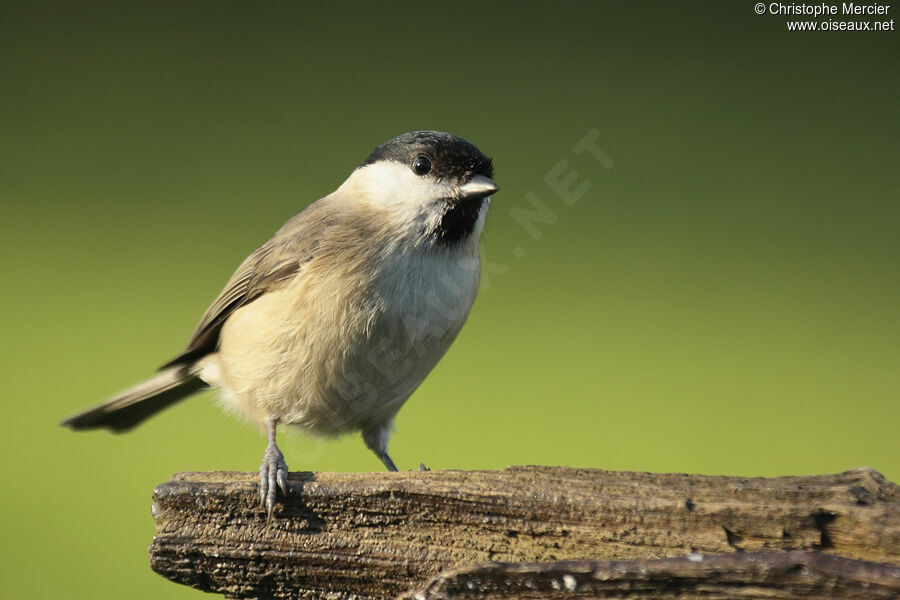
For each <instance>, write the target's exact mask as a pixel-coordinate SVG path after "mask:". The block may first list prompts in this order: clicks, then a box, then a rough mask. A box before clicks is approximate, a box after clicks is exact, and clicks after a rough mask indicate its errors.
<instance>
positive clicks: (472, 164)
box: [360, 131, 494, 180]
mask: <svg viewBox="0 0 900 600" xmlns="http://www.w3.org/2000/svg"><path fill="white" fill-rule="evenodd" d="M419 156H426V157H428V159H429V160H430V161H431V164H432V167H431V174H432V175H433V176H434V177H437V178H448V177H452V178H457V179H461V180H468V179H469V178H471V177H472V176H474V175H484V176H485V177H493V175H494V167H493V165H492V164H491V159H490V158H488V157H487V156H485V155H484V154H482V153H481V150H479V149H478V148H477V147H475V145H474V144H472V143H471V142H469V141H467V140H464V139H463V138H461V137H457V136H455V135H453V134H450V133H445V132H443V131H411V132H409V133H404V134H403V135H398V136H397V137H395V138H393V139H391V140H388V141H387V142H385V143H383V144H381V145H380V146H378V147H377V148H375V149H374V150H373V151H372V154H370V155H369V158H367V159H366V160H365V161H363V163H362V164H361V165H360V166H361V167H364V166H366V165H370V164H372V163H375V162H379V161H383V160H392V161H396V162H399V163H403V164H406V165H409V166H410V168H412V165H413V163H414V162H415V160H416V158H417V157H419Z"/></svg>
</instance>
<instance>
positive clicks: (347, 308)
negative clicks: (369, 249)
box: [219, 251, 480, 434]
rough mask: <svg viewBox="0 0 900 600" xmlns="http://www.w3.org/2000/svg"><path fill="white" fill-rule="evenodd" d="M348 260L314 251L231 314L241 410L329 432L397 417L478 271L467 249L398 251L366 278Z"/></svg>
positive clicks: (448, 333)
mask: <svg viewBox="0 0 900 600" xmlns="http://www.w3.org/2000/svg"><path fill="white" fill-rule="evenodd" d="M369 259H371V257H369ZM343 264H344V265H345V266H348V268H346V269H342V270H340V271H338V272H335V271H334V269H326V267H327V265H326V264H324V263H320V262H319V261H317V260H314V261H312V263H310V264H308V265H307V266H306V267H305V268H304V269H303V272H301V274H300V276H299V277H297V278H296V279H295V280H294V281H293V282H291V283H290V284H289V285H287V286H285V287H284V288H282V289H280V290H277V291H275V292H272V293H271V294H266V295H265V296H263V297H261V298H259V299H258V300H256V301H254V302H253V303H251V304H249V305H247V306H246V307H243V308H241V309H239V310H238V311H236V312H235V314H234V315H232V317H231V318H230V319H229V320H228V322H226V325H225V327H224V328H223V333H222V343H221V346H220V352H219V354H220V358H219V363H220V367H221V370H222V384H223V387H225V388H226V390H227V391H228V392H229V394H228V395H229V396H231V397H232V398H233V401H232V402H233V404H234V406H235V407H236V408H237V409H238V410H239V411H240V412H242V413H244V414H245V415H247V416H248V417H250V418H251V419H253V420H256V421H261V420H264V419H266V418H278V419H281V420H282V422H285V423H294V424H297V425H300V426H302V427H304V428H306V429H308V430H310V431H312V432H316V433H323V434H338V433H343V432H346V431H353V430H357V429H360V428H363V427H366V426H369V425H371V424H375V423H382V422H385V421H388V420H390V419H391V418H392V417H393V415H394V414H396V412H397V411H398V410H399V409H400V406H402V404H403V402H405V401H406V399H407V398H408V397H409V396H410V395H411V394H412V392H413V391H414V390H415V389H416V388H417V387H418V386H419V384H421V382H422V381H423V380H424V379H425V377H426V376H427V375H428V373H429V372H430V371H431V369H432V368H433V367H434V366H435V365H436V364H437V362H438V361H439V360H440V358H441V357H442V356H443V355H444V353H445V352H446V351H447V349H448V348H449V346H450V344H451V343H452V342H453V340H454V339H455V338H456V335H457V334H458V333H459V330H460V328H461V327H462V325H463V323H464V322H465V320H466V318H467V316H468V314H469V311H470V309H471V307H472V303H473V301H474V299H475V294H476V292H477V288H478V281H479V272H480V270H479V263H478V258H477V255H476V254H475V253H469V252H444V251H442V252H440V253H423V254H409V255H405V256H404V255H400V256H392V259H391V260H390V261H389V262H388V263H383V262H382V263H381V264H380V267H381V268H380V269H378V270H377V271H376V272H375V273H374V277H371V278H369V279H365V278H362V277H360V272H359V271H358V270H357V269H355V268H349V266H350V265H352V261H343ZM370 264H371V263H370ZM358 266H359V265H358Z"/></svg>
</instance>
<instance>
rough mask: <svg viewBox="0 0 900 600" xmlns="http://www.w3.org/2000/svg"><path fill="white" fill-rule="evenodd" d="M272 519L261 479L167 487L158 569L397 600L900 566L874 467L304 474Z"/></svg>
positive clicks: (228, 590) (191, 577)
mask: <svg viewBox="0 0 900 600" xmlns="http://www.w3.org/2000/svg"><path fill="white" fill-rule="evenodd" d="M288 483H289V488H290V489H289V496H288V498H287V499H285V500H284V503H283V504H281V505H279V506H278V507H276V513H275V519H274V520H273V522H272V523H269V524H267V523H266V518H265V513H264V511H263V510H262V509H261V508H260V506H259V499H258V495H257V489H258V488H257V475H256V474H254V473H183V474H179V475H176V476H174V477H173V478H172V480H171V481H169V482H167V483H164V484H162V485H160V486H158V487H157V489H156V491H155V492H154V497H153V514H154V516H155V518H156V536H155V537H154V540H153V544H152V545H151V547H150V555H151V565H152V567H153V569H154V570H156V571H157V572H158V573H160V574H161V575H163V576H165V577H167V578H169V579H171V580H173V581H176V582H179V583H183V584H186V585H190V586H193V587H196V588H199V589H202V590H206V591H214V592H219V593H223V594H225V595H226V596H228V597H232V598H256V597H268V598H288V597H292V598H293V597H319V596H323V595H329V596H332V597H358V598H381V599H384V598H393V597H395V596H397V595H398V594H400V593H402V592H404V591H406V590H409V589H415V588H417V587H420V586H422V585H424V584H425V582H427V581H428V579H429V578H431V577H433V576H435V575H436V574H438V573H439V572H441V571H443V570H447V569H451V568H454V567H462V566H465V565H472V564H476V563H482V562H485V561H503V562H524V561H530V562H538V561H562V560H577V559H588V560H603V559H641V558H661V557H675V556H685V555H688V554H696V553H703V554H717V553H734V552H753V551H786V550H820V551H823V552H828V553H833V554H838V555H841V556H844V557H849V558H855V559H860V560H865V561H873V562H880V563H891V564H900V511H898V508H900V491H898V488H897V486H896V485H894V484H892V483H890V482H888V481H886V480H885V478H884V477H882V476H881V475H879V474H878V473H876V472H874V471H871V470H868V469H855V470H852V471H847V472H845V473H839V474H836V475H822V476H811V477H779V478H773V479H763V478H741V477H710V476H702V475H680V474H650V473H617V472H609V471H600V470H592V469H570V468H565V467H512V468H509V469H504V470H502V471H471V472H465V471H437V472H408V473H390V474H388V473H315V474H314V473H292V474H291V475H290V477H289V481H288Z"/></svg>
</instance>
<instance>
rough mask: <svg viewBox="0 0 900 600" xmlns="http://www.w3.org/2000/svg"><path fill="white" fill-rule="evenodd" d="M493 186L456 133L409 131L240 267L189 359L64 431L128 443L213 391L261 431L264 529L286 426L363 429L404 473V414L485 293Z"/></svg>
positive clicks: (283, 477)
mask: <svg viewBox="0 0 900 600" xmlns="http://www.w3.org/2000/svg"><path fill="white" fill-rule="evenodd" d="M493 177H494V175H493V162H492V159H490V158H488V157H487V156H485V155H484V154H483V153H482V152H481V151H480V150H479V149H478V148H477V147H476V146H475V145H473V144H472V143H471V142H469V141H467V140H465V139H463V138H461V137H458V136H456V135H452V134H449V133H445V132H441V131H430V130H424V131H412V132H409V133H405V134H402V135H399V136H397V137H394V138H392V139H390V140H388V141H387V142H385V143H383V144H381V145H379V146H377V147H376V148H375V149H374V150H373V151H372V152H371V153H370V154H369V156H368V157H367V158H366V159H365V160H364V161H363V162H362V163H361V164H360V165H359V166H358V167H356V168H355V169H354V170H353V171H352V172H351V173H350V175H349V177H347V179H346V180H345V181H344V182H343V183H342V184H341V185H340V186H339V187H338V188H337V189H336V190H335V191H334V192H332V193H331V194H329V195H327V196H324V197H323V198H321V199H319V200H317V201H315V202H313V203H312V204H310V205H309V206H307V207H306V208H305V209H303V210H302V211H301V212H299V213H298V214H296V215H295V216H294V217H292V218H291V219H289V220H288V221H287V222H286V223H285V224H284V225H283V226H282V227H281V228H280V229H279V230H278V231H277V232H276V233H275V234H274V235H273V236H272V237H271V239H269V240H268V241H267V242H265V243H264V244H263V245H262V246H260V247H259V249H258V250H256V251H255V252H253V253H252V254H251V255H250V256H249V257H247V259H246V260H244V261H243V262H242V263H241V264H240V266H239V267H238V268H237V270H236V271H235V272H234V274H233V275H232V276H231V278H230V279H229V280H228V282H227V284H226V285H225V287H224V289H223V290H222V292H221V293H220V294H219V295H218V297H216V299H215V300H214V301H213V303H212V304H211V305H210V306H209V308H208V309H207V310H206V312H205V313H204V314H203V316H202V318H201V319H200V322H199V324H198V325H197V327H196V329H195V330H194V332H193V334H192V335H191V337H190V339H189V341H188V344H187V347H186V348H185V349H184V351H183V352H181V353H180V354H178V355H177V356H176V357H174V358H173V359H171V360H170V361H168V362H167V363H165V364H164V365H163V366H162V367H160V370H159V371H158V372H157V373H156V375H155V376H153V377H151V378H149V379H147V380H146V381H143V382H141V383H138V384H137V385H134V386H133V387H130V388H128V389H125V390H124V391H121V392H119V393H118V394H115V395H114V396H112V397H110V398H109V399H108V400H106V401H105V402H102V403H101V404H99V405H97V406H95V407H93V408H90V409H88V410H85V411H83V412H80V413H78V414H76V415H74V416H72V417H70V418H68V419H66V420H65V421H63V423H62V424H63V425H64V426H67V427H70V428H71V429H73V430H90V429H107V430H110V431H112V432H115V433H118V432H124V431H128V430H130V429H132V428H133V427H135V426H136V425H138V424H140V423H141V422H143V421H144V420H145V419H147V418H149V417H151V416H153V415H154V414H156V413H158V412H159V411H161V410H163V409H166V408H168V407H169V406H171V405H173V404H175V403H177V402H179V401H181V400H183V399H185V398H187V397H189V396H192V395H194V394H195V393H197V392H200V391H201V390H205V389H208V388H218V389H219V391H220V395H221V397H222V403H223V405H224V406H225V407H226V409H230V410H233V411H235V412H237V413H239V414H241V415H243V416H244V417H246V418H247V419H248V420H250V421H251V422H253V423H256V424H258V425H259V426H260V428H261V429H262V430H263V431H264V433H265V434H266V435H267V438H268V444H267V446H266V449H265V452H264V453H263V460H262V464H261V466H260V471H259V495H260V501H261V504H262V506H263V508H264V509H265V510H266V513H267V515H268V519H269V520H271V519H272V514H273V510H274V507H275V505H276V501H277V489H280V490H281V492H282V494H283V495H284V496H287V495H288V486H287V474H288V466H287V463H286V462H285V458H284V455H283V453H282V452H281V450H280V449H279V448H278V445H277V443H276V431H277V429H278V427H279V426H290V427H296V428H299V429H301V430H305V431H307V432H309V433H311V434H314V435H320V436H326V437H334V436H339V435H342V434H346V433H352V432H361V433H362V439H363V441H364V442H365V445H366V446H367V447H368V448H369V449H370V450H371V451H372V452H374V454H375V455H376V456H377V457H378V458H379V459H380V460H381V462H382V463H383V464H384V466H385V467H386V468H387V470H388V471H396V470H397V466H396V465H395V464H394V461H393V460H392V459H391V457H390V455H389V454H388V441H389V438H390V435H391V432H392V430H393V423H394V418H395V416H396V415H397V412H398V411H399V410H400V408H401V407H402V406H403V405H404V403H405V402H406V401H407V399H408V398H409V397H410V396H411V395H412V394H413V392H414V391H415V390H416V388H418V387H419V385H420V384H421V383H422V381H423V380H424V379H425V377H426V376H427V375H428V374H429V373H430V372H431V370H432V369H433V368H434V367H435V365H436V364H437V363H438V361H439V360H440V359H441V358H442V357H443V355H444V354H445V352H446V351H447V349H448V348H449V347H450V345H451V344H452V343H453V341H454V340H455V338H456V337H457V334H458V333H459V332H460V329H461V328H462V326H463V324H464V323H465V321H466V319H467V318H468V315H469V312H470V310H471V308H472V305H473V303H474V301H475V297H476V294H477V292H478V287H479V280H480V257H479V238H480V236H481V233H482V231H483V229H484V225H485V218H486V215H487V211H488V207H489V206H490V202H491V197H492V195H493V194H494V193H495V192H497V191H498V187H497V185H496V183H495V182H494V179H493Z"/></svg>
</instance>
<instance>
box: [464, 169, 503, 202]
mask: <svg viewBox="0 0 900 600" xmlns="http://www.w3.org/2000/svg"><path fill="white" fill-rule="evenodd" d="M498 189H500V188H498V187H497V184H496V183H494V180H493V179H491V178H490V177H485V176H484V175H475V176H474V177H472V179H470V180H469V181H467V182H466V183H465V184H464V185H461V186H459V195H460V197H461V198H484V197H485V196H490V195H491V194H493V193H494V192H496V191H497V190H498Z"/></svg>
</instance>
